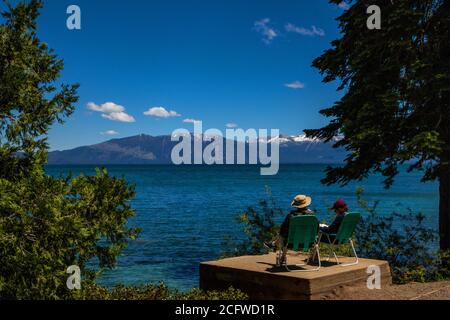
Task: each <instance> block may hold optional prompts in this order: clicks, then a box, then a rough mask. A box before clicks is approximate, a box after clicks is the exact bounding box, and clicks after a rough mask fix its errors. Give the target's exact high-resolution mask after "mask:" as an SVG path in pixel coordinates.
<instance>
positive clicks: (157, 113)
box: [144, 107, 181, 118]
mask: <svg viewBox="0 0 450 320" xmlns="http://www.w3.org/2000/svg"><path fill="white" fill-rule="evenodd" d="M144 115H146V116H152V117H159V118H169V117H180V116H181V114H179V113H177V112H176V111H173V110H171V111H167V110H166V109H165V108H164V107H153V108H150V109H148V110H147V111H145V112H144Z"/></svg>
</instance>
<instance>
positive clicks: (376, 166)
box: [306, 0, 450, 186]
mask: <svg viewBox="0 0 450 320" xmlns="http://www.w3.org/2000/svg"><path fill="white" fill-rule="evenodd" d="M330 2H332V3H335V4H337V3H339V2H340V1H339V0H331V1H330ZM346 2H347V3H349V4H351V6H350V8H349V10H346V11H345V12H344V13H343V14H342V15H341V16H340V17H339V18H338V21H339V26H340V30H341V34H342V37H341V38H340V39H337V40H334V41H333V42H332V48H331V49H328V50H326V51H325V52H324V53H323V54H322V55H321V56H320V57H318V58H317V59H315V60H314V62H313V66H314V67H315V68H317V69H318V70H319V71H320V72H321V74H322V75H323V81H324V82H326V83H328V82H332V81H335V80H337V81H338V82H339V84H340V85H339V87H338V90H344V91H345V94H344V95H343V97H342V98H341V99H340V100H339V101H337V102H335V104H334V105H333V106H331V107H329V108H326V109H324V110H322V111H321V113H322V114H323V115H325V116H326V117H330V118H332V120H331V121H330V123H329V124H328V125H327V126H325V127H323V128H321V129H315V130H306V133H307V135H308V136H310V137H319V138H323V139H326V140H327V141H329V140H330V139H331V138H333V137H334V136H336V135H341V136H342V139H341V140H339V141H338V142H337V143H336V144H335V146H336V147H344V148H346V150H347V151H349V153H348V157H347V159H346V164H345V166H343V167H329V168H328V169H327V176H326V178H325V179H324V180H323V182H324V183H327V184H332V183H344V184H345V183H348V182H349V181H351V180H355V179H360V178H362V177H365V176H367V175H368V174H369V173H370V172H372V171H373V172H379V173H381V174H382V175H384V176H385V177H386V180H385V184H386V186H390V185H391V184H392V182H393V178H394V177H395V175H396V174H397V173H398V169H397V166H398V165H399V164H403V163H410V166H409V170H415V169H421V170H422V169H423V170H425V175H424V180H428V179H435V178H436V177H437V176H438V175H439V169H440V168H441V167H448V165H449V163H450V131H449V128H450V59H449V58H448V57H449V56H450V14H449V13H450V8H449V3H448V1H443V0H403V1H389V0H377V1H374V0H354V1H346ZM374 4H375V5H378V6H380V8H381V11H382V26H381V30H369V29H368V28H367V27H366V20H367V18H368V15H367V14H366V8H367V7H368V6H369V5H374ZM449 178H450V177H448V176H447V179H449Z"/></svg>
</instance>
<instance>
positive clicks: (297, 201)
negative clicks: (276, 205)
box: [291, 194, 312, 209]
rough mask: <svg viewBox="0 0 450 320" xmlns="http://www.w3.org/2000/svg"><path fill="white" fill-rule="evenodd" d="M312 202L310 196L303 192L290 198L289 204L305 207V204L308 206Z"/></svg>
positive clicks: (300, 207)
mask: <svg viewBox="0 0 450 320" xmlns="http://www.w3.org/2000/svg"><path fill="white" fill-rule="evenodd" d="M311 202H312V199H311V197H307V196H305V195H303V194H299V195H298V196H296V197H295V198H294V200H292V203H291V206H293V207H294V208H299V209H302V208H306V207H307V206H309V205H310V204H311Z"/></svg>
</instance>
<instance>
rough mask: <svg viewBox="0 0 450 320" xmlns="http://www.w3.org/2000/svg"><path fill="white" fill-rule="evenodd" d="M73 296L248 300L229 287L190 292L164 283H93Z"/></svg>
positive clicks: (239, 292) (112, 298)
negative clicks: (133, 284) (107, 285)
mask: <svg viewBox="0 0 450 320" xmlns="http://www.w3.org/2000/svg"><path fill="white" fill-rule="evenodd" d="M73 298H75V299H79V300H246V299H248V296H247V295H246V294H244V293H243V292H241V291H239V290H237V289H234V288H233V287H230V288H228V289H227V290H224V291H203V290H200V289H198V288H194V289H192V290H190V291H188V292H180V291H177V290H173V289H170V288H169V287H167V286H166V285H165V284H164V283H159V284H146V285H142V286H124V285H118V286H116V287H114V288H113V289H111V290H109V289H107V288H105V287H102V286H99V285H95V284H91V285H88V286H85V287H83V288H82V290H80V291H75V292H74V296H73Z"/></svg>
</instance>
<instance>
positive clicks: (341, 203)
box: [331, 199, 347, 209]
mask: <svg viewBox="0 0 450 320" xmlns="http://www.w3.org/2000/svg"><path fill="white" fill-rule="evenodd" d="M346 206H347V204H346V203H345V201H344V200H342V199H339V200H336V202H335V203H334V204H333V207H332V208H331V209H337V208H344V207H346Z"/></svg>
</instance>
